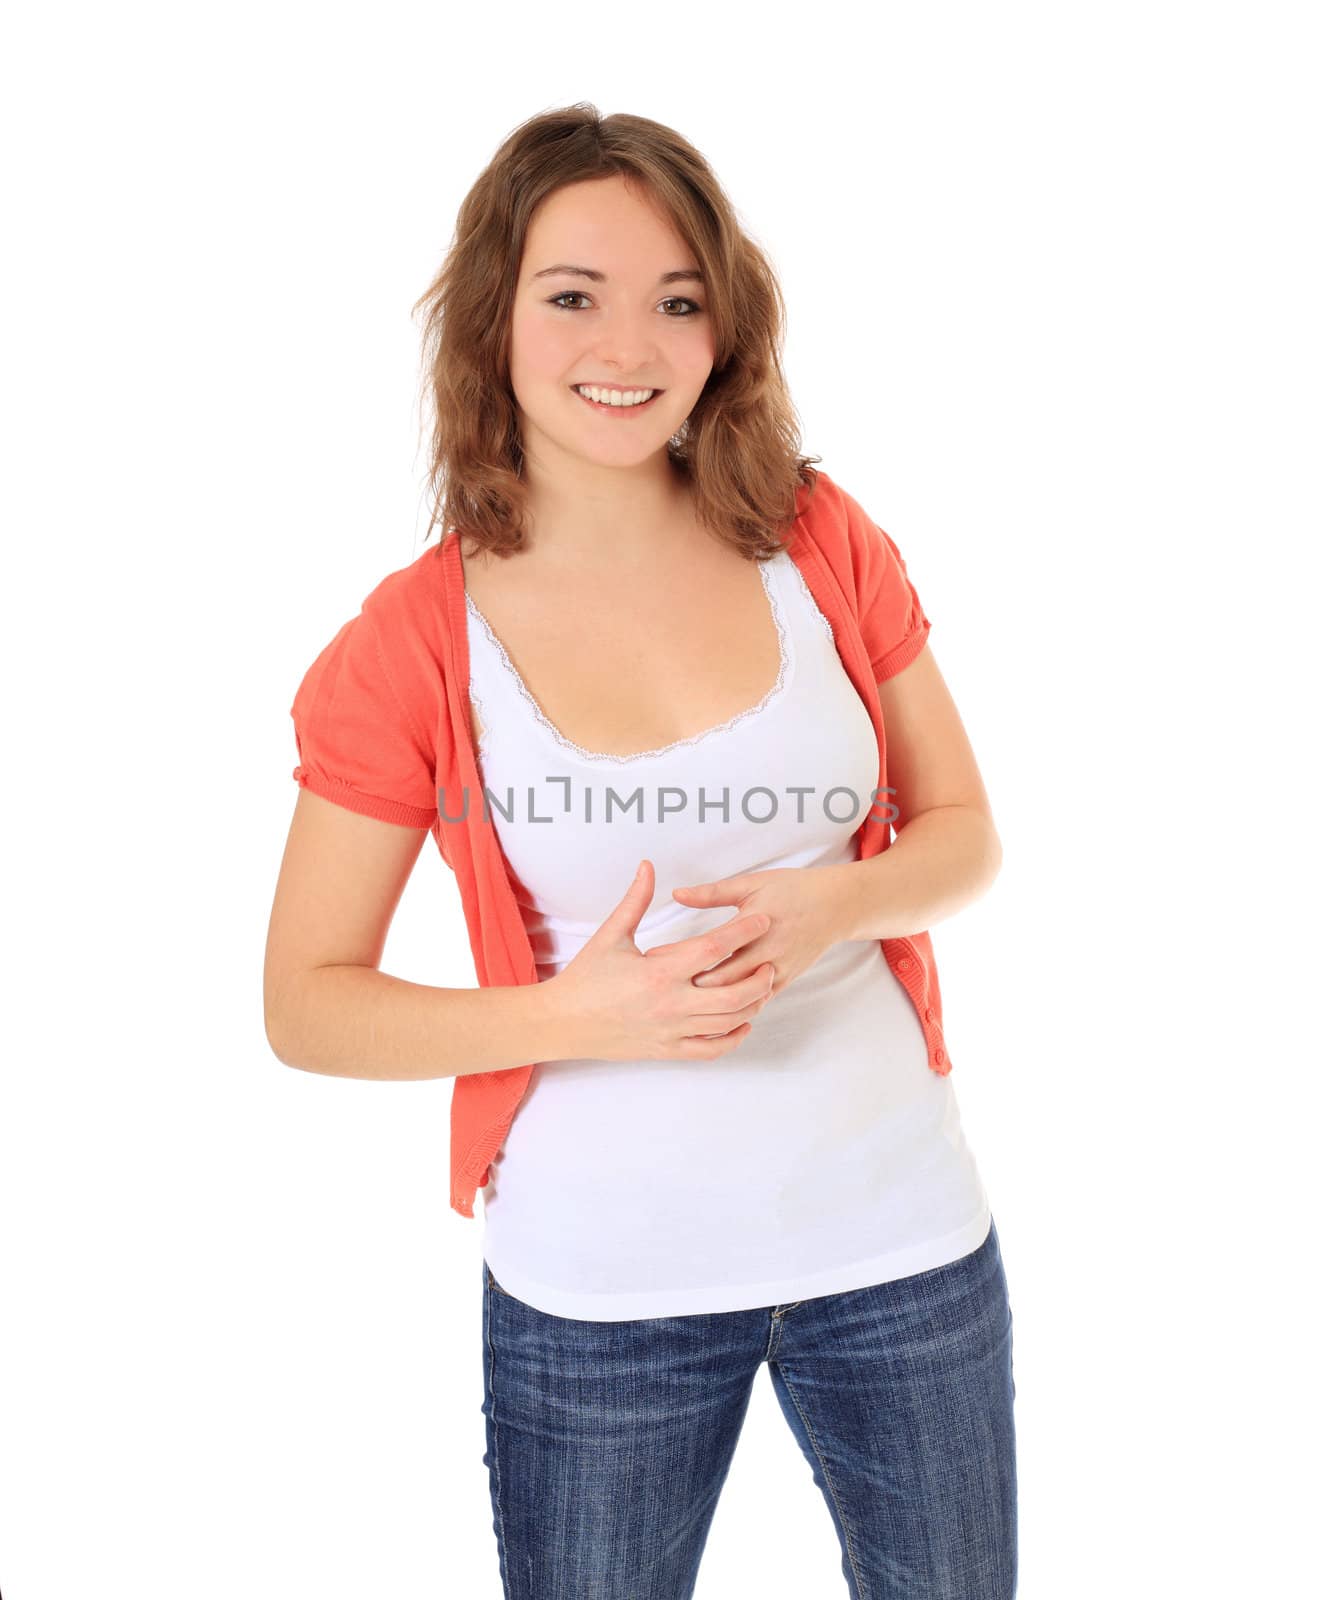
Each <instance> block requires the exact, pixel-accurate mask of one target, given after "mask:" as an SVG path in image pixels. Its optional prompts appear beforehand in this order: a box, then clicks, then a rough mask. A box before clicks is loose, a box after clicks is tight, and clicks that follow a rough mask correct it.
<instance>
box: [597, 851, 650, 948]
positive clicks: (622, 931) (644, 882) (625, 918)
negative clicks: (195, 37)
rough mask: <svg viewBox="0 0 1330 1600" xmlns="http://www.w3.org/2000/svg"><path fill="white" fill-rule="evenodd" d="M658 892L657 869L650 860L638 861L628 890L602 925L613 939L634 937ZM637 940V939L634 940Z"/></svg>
mask: <svg viewBox="0 0 1330 1600" xmlns="http://www.w3.org/2000/svg"><path fill="white" fill-rule="evenodd" d="M655 893H656V869H655V868H654V867H653V866H652V864H651V862H650V861H641V862H639V863H638V867H637V871H636V872H635V873H634V874H633V881H632V882H631V883H630V884H629V885H628V892H627V893H626V894H625V895H624V897H623V899H622V900H620V902H619V903H618V905H617V906H615V908H614V910H613V911H611V912H610V914H609V916H608V917H606V919H605V921H604V922H603V923H602V924H601V927H602V928H603V929H604V930H605V931H606V933H607V935H608V937H609V938H611V939H632V938H633V935H634V934H635V933H636V932H637V925H638V923H639V922H641V920H642V918H643V917H644V916H645V915H646V912H647V908H648V907H649V906H650V904H651V902H652V899H653V898H654V896H655ZM634 942H636V941H634Z"/></svg>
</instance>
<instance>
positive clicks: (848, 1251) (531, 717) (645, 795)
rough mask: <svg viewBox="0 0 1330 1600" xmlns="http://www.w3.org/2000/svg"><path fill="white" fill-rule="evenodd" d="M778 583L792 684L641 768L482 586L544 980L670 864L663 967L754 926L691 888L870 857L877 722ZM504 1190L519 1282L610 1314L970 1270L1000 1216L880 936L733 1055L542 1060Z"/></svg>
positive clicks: (500, 773) (508, 802) (568, 1304)
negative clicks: (516, 636)
mask: <svg viewBox="0 0 1330 1600" xmlns="http://www.w3.org/2000/svg"><path fill="white" fill-rule="evenodd" d="M759 571H760V572H761V575H762V581H763V583H764V585H765V587H766V591H767V596H768V599H769V600H770V603H771V611H772V617H773V620H774V622H775V624H776V627H777V629H778V632H779V635H780V642H781V665H780V673H779V676H778V678H777V681H776V682H775V683H774V684H773V685H772V687H771V688H770V689H769V690H768V692H767V693H766V694H765V695H764V696H763V698H762V699H761V700H760V701H759V702H758V704H757V705H755V706H752V707H750V708H749V709H748V710H747V711H744V712H742V713H740V714H739V715H738V716H736V717H733V718H731V719H730V720H729V721H728V722H725V723H723V724H720V725H718V726H716V727H714V728H711V729H708V730H707V731H706V732H705V733H701V734H698V735H696V736H695V737H693V738H690V739H685V740H681V741H679V742H677V743H675V744H672V745H668V746H666V747H664V748H662V749H659V750H652V751H648V752H645V753H644V754H641V755H636V756H613V755H602V754H597V753H595V752H592V751H588V750H583V749H582V748H580V747H579V746H578V745H575V744H573V743H572V742H571V741H570V740H568V739H566V738H564V736H563V735H562V734H561V733H560V732H559V731H558V730H557V729H556V728H555V727H554V726H553V724H552V723H551V722H550V721H549V719H548V718H547V717H546V716H545V715H544V713H543V712H542V711H541V709H540V707H539V706H538V705H537V704H536V701H535V699H534V697H533V696H532V695H531V693H530V691H529V690H528V689H527V687H526V685H525V684H524V683H523V681H522V679H521V677H520V676H519V674H518V673H517V670H516V668H515V667H514V666H513V664H512V662H511V661H510V660H509V659H508V656H507V654H506V652H505V651H504V649H503V645H502V643H501V642H500V641H499V639H498V638H496V636H495V635H494V633H493V630H492V629H491V628H490V626H489V623H488V622H487V621H486V619H485V618H484V617H483V616H482V615H481V613H480V612H479V611H478V610H477V608H476V606H475V605H474V603H473V602H472V600H471V598H470V596H469V595H468V597H467V637H468V641H469V645H470V652H471V684H470V688H471V697H472V700H473V702H474V704H475V707H476V711H477V714H478V719H479V721H480V722H481V724H482V733H481V739H480V773H481V779H482V782H483V784H484V789H485V792H484V793H482V794H481V795H480V796H476V797H473V800H472V802H471V803H472V804H482V805H483V804H488V805H489V807H490V815H491V818H492V820H493V824H494V826H495V828H496V830H497V832H498V836H499V841H500V843H501V845H502V848H503V853H504V857H505V860H506V862H507V870H508V875H509V879H510V881H511V882H512V885H513V889H514V892H515V893H516V896H517V901H518V904H519V906H520V907H521V910H522V916H523V919H524V921H525V924H526V928H527V932H528V933H529V935H530V937H531V943H532V949H533V951H534V954H535V959H536V971H537V975H538V977H539V979H540V980H541V981H544V980H547V979H549V978H552V977H553V976H555V974H556V973H558V972H560V971H561V970H562V969H563V967H564V966H566V965H567V963H568V962H569V961H570V960H572V958H573V956H575V955H576V954H577V952H578V950H580V949H581V947H582V944H583V942H584V941H585V940H586V939H587V938H589V937H590V935H591V934H592V933H594V932H595V930H596V928H598V927H599V926H600V924H601V923H602V922H603V921H604V919H605V917H606V916H608V914H609V912H610V910H611V908H612V907H613V906H615V905H616V904H617V903H618V902H619V900H620V899H621V898H622V897H623V895H624V894H625V893H626V891H627V888H628V884H629V881H630V879H631V878H632V875H633V872H634V871H635V869H636V867H637V863H638V862H639V861H640V860H642V859H644V858H646V857H649V858H650V859H651V861H652V862H653V864H654V866H655V871H656V893H655V898H654V899H653V901H652V904H651V906H650V907H649V908H648V910H647V912H646V914H645V916H644V917H643V918H642V921H641V922H640V923H639V925H638V929H637V934H636V942H637V946H638V948H639V949H640V950H648V949H651V948H653V947H654V946H656V945H658V944H667V943H672V942H674V941H676V940H679V939H683V938H687V937H690V936H691V935H693V934H696V933H700V932H704V931H706V930H707V929H709V928H714V927H718V926H719V925H720V924H721V923H723V922H727V921H729V920H730V918H732V917H733V916H735V915H736V914H737V909H736V908H735V907H733V906H725V907H709V908H707V909H705V910H700V911H699V910H697V909H694V908H690V907H687V906H682V905H680V904H679V903H678V902H677V901H676V900H674V899H673V898H672V896H671V890H672V889H673V888H675V887H676V886H679V885H683V884H696V883H703V882H708V881H711V880H713V879H717V878H724V877H729V876H731V875H732V874H734V873H738V872H751V871H758V870H766V869H770V868H777V867H809V866H821V865H829V864H831V863H834V862H846V861H854V860H856V859H857V851H856V849H855V845H854V834H855V833H856V831H857V830H858V827H859V825H860V823H861V822H862V820H863V817H864V815H865V814H866V812H867V808H868V806H869V805H871V804H872V803H873V791H874V787H875V785H876V784H877V780H878V761H877V741H876V737H875V735H874V732H873V725H872V722H871V721H870V719H869V716H868V713H867V711H866V710H865V709H864V706H863V703H862V701H861V700H860V699H859V696H858V694H857V693H856V691H855V689H854V686H853V684H852V683H851V682H850V680H849V677H848V676H847V674H846V672H845V668H844V665H843V663H842V662H841V659H840V656H839V654H838V653H837V650H836V646H835V643H834V640H833V638H832V634H831V628H830V625H829V624H828V622H827V620H826V618H825V617H824V616H823V615H822V613H821V611H820V610H819V609H818V607H817V605H816V602H815V601H814V600H813V597H812V595H811V594H810V593H809V591H808V587H807V585H806V584H805V582H804V579H803V574H802V573H801V572H800V571H799V569H798V567H797V566H796V565H795V563H794V561H793V560H792V558H791V557H790V556H789V555H788V553H782V554H780V555H778V556H776V557H775V558H774V559H773V560H771V561H769V562H766V563H761V564H759ZM615 670H616V669H615V665H614V663H613V662H608V661H607V662H606V663H605V671H606V672H607V673H612V672H613V671H615ZM791 789H796V790H798V789H802V790H803V791H804V792H803V793H802V794H800V793H794V794H791V793H790V792H789V791H790V790H791ZM767 791H770V792H767ZM607 807H608V809H607ZM676 807H682V809H673V808H676ZM607 818H608V820H607ZM768 819H769V820H768ZM483 1195H484V1216H485V1225H484V1245H483V1250H484V1257H485V1260H486V1261H487V1262H488V1264H489V1267H490V1270H491V1271H492V1272H493V1273H494V1276H495V1278H496V1279H497V1280H498V1282H499V1283H500V1284H501V1285H502V1286H503V1287H504V1288H505V1289H507V1290H508V1291H509V1292H510V1293H512V1294H515V1295H517V1296H518V1298H519V1299H521V1300H525V1301H526V1302H527V1303H528V1304H529V1305H532V1306H535V1307H536V1308H537V1309H538V1310H541V1311H546V1312H550V1313H552V1314H554V1315H557V1316H563V1317H573V1318H577V1319H581V1320H590V1321H622V1320H626V1319H630V1318H637V1317H664V1316H682V1315H688V1314H691V1313H696V1312H706V1311H739V1310H745V1309H750V1308H753V1307H758V1306H769V1305H776V1304H783V1303H785V1302H788V1301H795V1300H802V1299H807V1298H809V1297H810V1296H814V1295H824V1294H836V1293H840V1292H842V1291H844V1290H850V1289H859V1288H864V1287H866V1286H868V1285H869V1284H874V1283H881V1282H884V1281H886V1280H888V1279H891V1278H901V1277H905V1276H907V1275H909V1274H911V1273H916V1272H923V1271H925V1270H926V1269H928V1268H930V1267H936V1266H943V1265H945V1264H946V1263H947V1262H949V1261H954V1260H957V1259H958V1258H959V1257H961V1256H963V1255H966V1254H968V1253H969V1252H970V1251H971V1250H974V1249H977V1248H978V1246H979V1245H980V1244H982V1243H983V1241H984V1238H985V1236H986V1234H987V1232H988V1227H989V1222H990V1214H989V1206H988V1199H987V1195H986V1193H985V1190H984V1187H983V1184H982V1182H981V1181H980V1177H979V1173H978V1170H977V1167H976V1164H975V1161H974V1158H973V1156H972V1154H971V1151H970V1149H969V1146H968V1145H967V1143H966V1141H965V1137H964V1134H963V1133H962V1130H961V1124H960V1116H959V1110H958V1106H957V1101H956V1094H955V1089H954V1087H953V1084H952V1078H951V1075H950V1074H948V1075H946V1076H941V1075H939V1074H938V1073H935V1072H933V1071H932V1070H931V1068H930V1067H929V1064H928V1055H927V1048H926V1045H925V1041H924V1036H923V1032H922V1030H921V1028H920V1025H919V1019H918V1016H917V1014H916V1013H915V1010H914V1007H913V1005H912V1004H911V1002H910V999H909V996H908V995H907V994H906V992H905V990H904V989H903V988H902V987H901V985H900V983H899V982H898V981H897V979H896V978H895V976H894V975H893V973H892V971H891V968H890V967H889V966H888V964H887V961H886V958H885V956H884V955H883V951H882V947H881V945H880V944H879V943H878V941H876V940H873V939H868V940H853V941H844V942H842V943H839V944H836V945H833V946H832V948H831V949H830V950H828V951H826V953H825V954H824V955H823V956H822V958H821V959H820V960H819V961H818V962H816V963H815V964H814V965H813V966H812V967H810V968H809V969H808V970H807V971H806V972H804V973H802V974H801V975H800V976H799V977H798V978H796V979H795V980H794V982H793V983H791V984H790V985H789V986H788V987H787V988H785V989H783V990H782V991H781V992H780V993H779V994H776V995H774V996H773V997H772V998H771V999H770V1000H768V1001H767V1003H766V1005H765V1006H764V1007H763V1008H762V1010H761V1011H759V1012H758V1013H757V1015H756V1016H755V1017H754V1019H753V1028H752V1032H751V1033H750V1034H749V1035H748V1037H747V1038H745V1039H744V1040H743V1042H742V1043H741V1044H739V1045H738V1046H736V1047H735V1048H734V1049H732V1050H730V1051H729V1052H728V1053H727V1054H725V1055H723V1056H721V1057H719V1058H718V1059H716V1060H714V1061H599V1060H577V1061H545V1062H537V1063H535V1064H534V1070H533V1071H532V1074H531V1081H530V1084H529V1085H528V1088H527V1092H526V1094H525V1095H524V1097H523V1099H522V1101H521V1103H520V1104H519V1106H518V1108H517V1113H516V1115H515V1117H514V1119H513V1123H512V1126H511V1128H510V1129H509V1132H508V1136H507V1140H506V1142H505V1144H504V1147H503V1149H502V1150H501V1151H500V1152H499V1153H498V1155H497V1156H496V1157H495V1159H494V1161H493V1162H492V1163H491V1167H490V1178H489V1182H488V1183H487V1184H486V1186H485V1188H484V1190H483Z"/></svg>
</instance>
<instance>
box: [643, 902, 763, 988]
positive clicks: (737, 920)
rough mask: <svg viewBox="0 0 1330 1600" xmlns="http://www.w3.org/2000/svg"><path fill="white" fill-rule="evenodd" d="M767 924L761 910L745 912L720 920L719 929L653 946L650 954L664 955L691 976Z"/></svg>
mask: <svg viewBox="0 0 1330 1600" xmlns="http://www.w3.org/2000/svg"><path fill="white" fill-rule="evenodd" d="M770 926H771V918H770V917H769V916H768V915H767V913H766V912H765V911H746V912H744V913H742V914H741V915H740V916H737V917H731V918H730V920H729V921H728V922H723V923H722V924H721V925H720V927H719V928H709V929H708V930H707V931H706V933H695V934H693V935H692V937H691V938H688V939H678V940H676V941H675V942H674V943H673V944H664V945H656V946H655V947H654V948H653V949H652V950H651V952H650V954H652V955H654V956H664V957H667V958H668V959H669V960H671V961H673V962H675V963H676V964H677V965H678V966H679V968H680V969H681V970H682V972H683V973H684V974H685V975H686V976H687V977H690V978H691V977H692V976H693V975H694V973H698V972H704V971H706V969H707V968H708V967H715V966H717V965H718V964H719V963H720V962H721V961H724V960H725V959H726V958H727V957H729V956H732V955H733V954H734V952H735V951H736V950H740V949H742V948H743V946H744V945H746V944H751V943H752V942H753V940H754V939H757V938H760V937H761V935H762V934H764V933H765V932H766V931H767V929H768V928H769V927H770Z"/></svg>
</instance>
